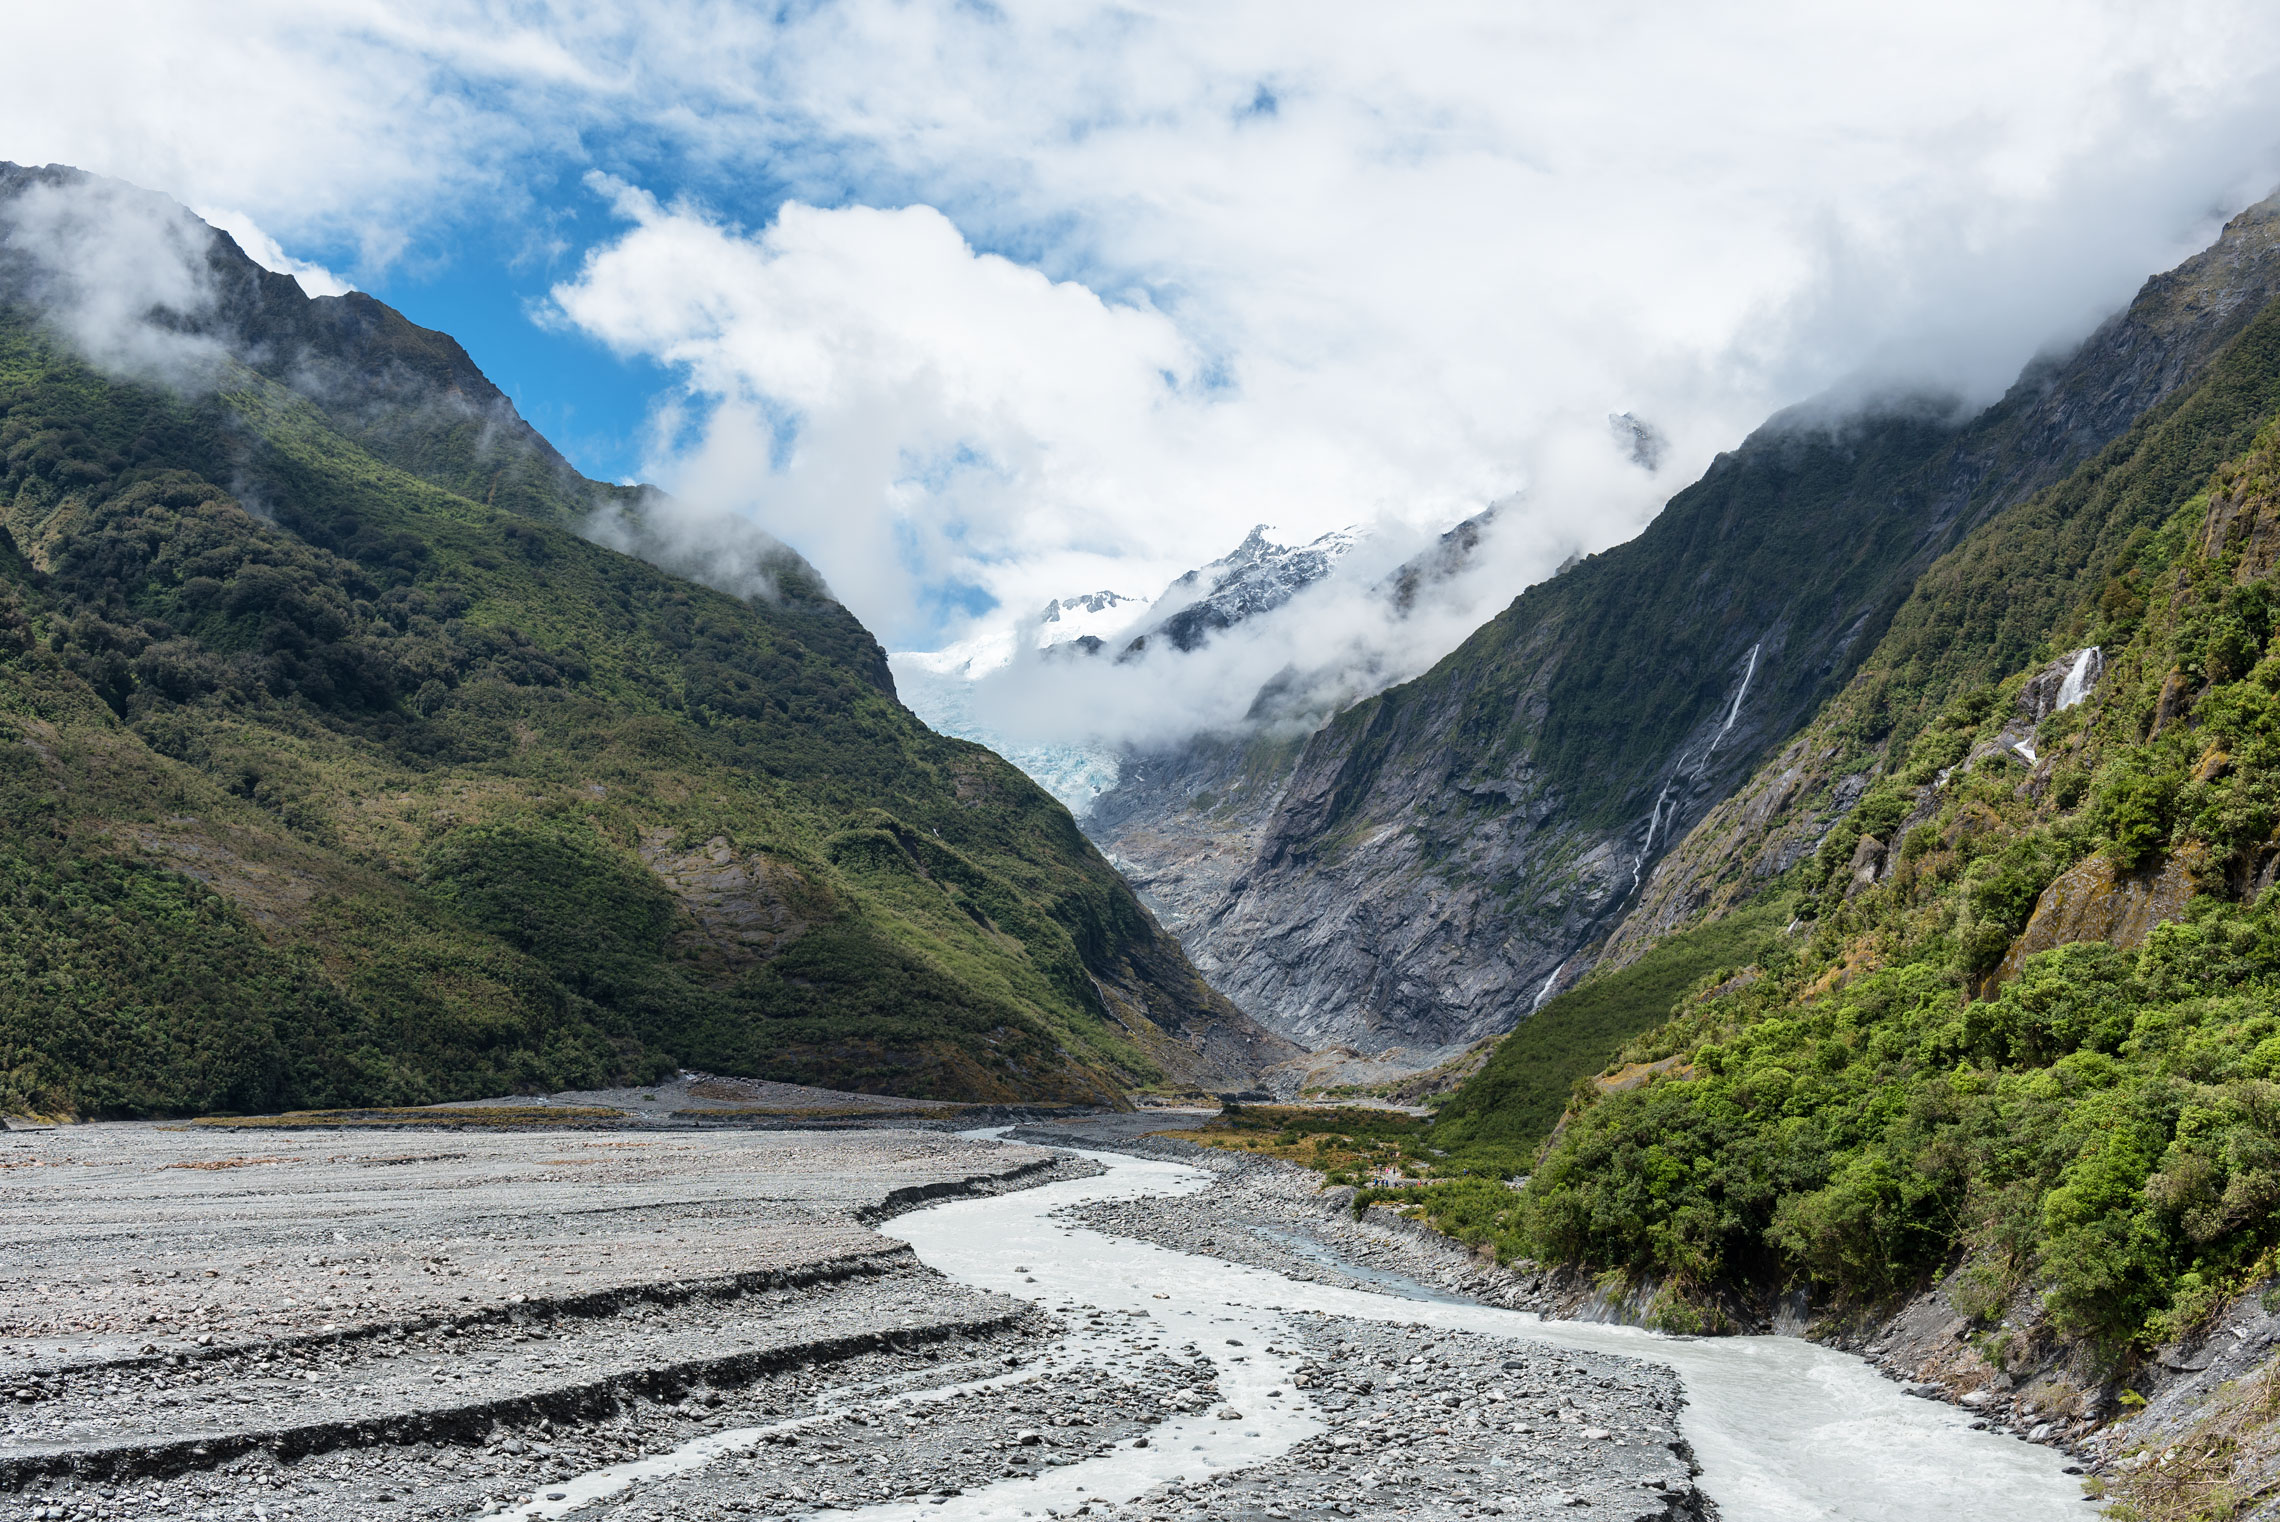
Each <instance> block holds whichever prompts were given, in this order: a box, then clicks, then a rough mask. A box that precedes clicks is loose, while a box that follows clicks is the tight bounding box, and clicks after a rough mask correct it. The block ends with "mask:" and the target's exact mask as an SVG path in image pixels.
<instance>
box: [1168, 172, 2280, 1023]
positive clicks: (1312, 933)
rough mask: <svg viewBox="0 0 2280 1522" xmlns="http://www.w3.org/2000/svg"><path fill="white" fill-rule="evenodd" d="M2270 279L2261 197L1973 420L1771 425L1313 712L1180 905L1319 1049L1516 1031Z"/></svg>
mask: <svg viewBox="0 0 2280 1522" xmlns="http://www.w3.org/2000/svg"><path fill="white" fill-rule="evenodd" d="M2276 290H2280V210H2276V208H2275V206H2274V204H2273V203H2271V202H2267V203H2265V204H2263V205H2261V206H2258V207H2256V208H2254V209H2252V210H2251V211H2249V212H2245V213H2243V214H2242V215H2241V216H2240V217H2238V218H2236V219H2235V220H2234V221H2233V222H2232V223H2231V224H2230V225H2229V226H2228V227H2227V228H2226V230H2225V232H2224V234H2223V236H2222V237H2221V238H2220V239H2219V241H2218V242H2217V243H2216V244H2215V245H2213V246H2212V247H2211V248H2210V249H2209V250H2207V251H2205V252H2204V253H2202V254H2200V255H2197V256H2196V257H2195V258H2193V259H2191V260H2189V261H2187V262H2186V263H2185V264H2183V265H2181V266H2180V267H2179V268H2178V269H2176V270H2174V271H2171V272H2170V273H2168V274H2165V275H2162V276H2158V277H2156V278H2155V279H2153V280H2151V281H2149V282H2147V284H2146V286H2145V287H2144V289H2143V290H2142V291H2141V292H2140V293H2139V295H2138V297H2137V299H2136V300H2135V301H2134V302H2133V303H2132V304H2131V305H2130V307H2129V308H2128V309H2127V310H2126V311H2124V312H2122V313H2120V314H2118V315H2117V316H2115V317H2114V318H2113V319H2111V320H2109V321H2108V322H2107V323H2106V324H2104V325H2103V326H2102V327H2100V328H2099V329H2098V330H2097V332H2095V333H2094V334H2093V335H2092V336H2091V337H2090V338H2089V339H2087V340H2086V341H2084V342H2083V343H2082V344H2081V345H2080V346H2079V347H2078V348H2076V349H2075V350H2074V351H2073V352H2072V353H2071V354H2068V355H2066V356H2064V357H2061V358H2055V359H2051V360H2047V361H2041V362H2038V363H2036V364H2035V365H2033V366H2031V367H2030V368H2029V369H2028V371H2027V372H2026V373H2025V374H2024V375H2023V376H2022V377H2021V378H2020V380H2019V381H2018V382H2017V383H2016V384H2015V385H2014V386H2013V387H2012V388H2011V390H2010V391H2009V392H2008V393H2007V394H2006V395H2005V396H2004V397H2003V398H2002V399H2001V400H2000V401H1998V402H1997V403H1996V404H1995V405H1993V406H1991V407H1989V408H1987V409H1986V410H1985V411H1983V412H1981V413H1979V414H1977V415H1975V416H1970V417H1957V416H1955V415H1954V414H1953V412H1952V410H1951V409H1948V408H1946V407H1944V406H1942V405H1940V404H1936V403H1934V402H1931V401H1926V400H1921V399H1917V400H1906V401H1896V402H1887V403H1884V404H1881V405H1878V406H1874V407H1871V408H1868V409H1865V410H1861V411H1856V412H1853V413H1849V414H1844V415H1839V414H1838V413H1837V412H1835V411H1834V410H1833V409H1831V408H1827V407H1805V408H1800V409H1796V410H1795V411H1793V412H1791V413H1789V414H1785V415H1783V416H1781V417H1779V418H1776V419H1775V420H1773V421H1772V422H1770V423H1769V424H1767V425H1766V426H1765V427H1764V428H1762V429H1761V430H1759V431H1758V432H1757V433H1756V434H1754V435H1753V436H1752V437H1751V438H1750V439H1749V440H1748V441H1746V442H1745V443H1744V444H1743V445H1742V446H1741V447H1740V448H1739V449H1737V450H1736V451H1734V452H1733V453H1732V454H1729V455H1725V456H1721V457H1720V458H1719V459H1718V461H1717V462H1715V463H1714V464H1713V465H1712V467H1711V468H1710V470H1709V471H1708V472H1706V473H1705V475H1704V477H1703V478H1702V480H1701V481H1699V482H1697V483H1696V484H1695V485H1693V486H1691V487H1689V488H1688V489H1686V490H1685V491H1683V492H1681V493H1679V494H1678V495H1677V496H1676V497H1674V498H1673V499H1672V500H1671V502H1670V503H1669V505H1668V506H1667V507H1666V508H1665V509H1664V511H1663V512H1662V513H1661V515H1660V516H1658V517H1657V518H1656V520H1655V521H1654V523H1653V524H1651V525H1650V526H1649V528H1648V529H1647V530H1646V531H1645V532H1644V533H1642V534H1641V535H1640V536H1639V537H1638V538H1637V539H1635V540H1633V541H1631V542H1629V543H1627V544H1624V545H1621V546H1618V547H1617V548H1615V549H1613V550H1610V551H1607V552H1605V553H1602V554H1600V555H1596V556H1593V557H1591V558H1590V559H1589V560H1586V561H1584V562H1582V563H1580V564H1578V565H1576V566H1575V567H1574V568H1573V569H1572V570H1570V571H1569V572H1568V573H1567V574H1565V575H1562V576H1559V577H1557V578H1555V579H1554V580H1552V581H1549V582H1546V583H1543V584H1541V585H1539V586H1537V587H1534V588H1531V589H1530V590H1529V591H1527V592H1526V593H1525V594H1523V595H1522V596H1521V597H1520V598H1518V599H1517V600H1515V602H1514V603H1513V604H1512V605H1511V606H1510V607H1509V608H1507V609H1506V610H1505V611H1504V612H1503V613H1501V614H1500V615H1498V616H1497V617H1496V618H1495V619H1493V620H1492V621H1491V622H1490V623H1489V624H1488V625H1486V626H1485V627H1484V628H1482V629H1481V630H1480V631H1479V632H1478V633H1476V634H1475V635H1474V636H1473V637H1472V638H1471V639H1469V640H1468V641H1467V642H1466V643H1465V644H1464V645H1463V646H1462V647H1461V648H1459V649H1458V650H1457V651H1455V652H1454V653H1453V654H1451V655H1450V656H1449V657H1448V658H1447V659H1445V660H1443V661H1442V662H1441V663H1440V664H1439V665H1438V666H1436V667H1435V668H1434V669H1433V670H1432V671H1430V672H1428V673H1427V674H1425V675H1424V676H1422V677H1420V678H1418V679H1417V680H1415V681H1412V682H1408V683H1405V684H1402V685H1401V686H1398V687H1395V688H1393V689H1391V690H1389V691H1386V692H1384V693H1382V694H1380V695H1378V696H1377V697H1375V698H1372V699H1370V700H1368V701H1366V702H1363V703H1361V704H1358V705H1356V706H1355V707H1353V708H1351V709H1349V710H1348V711H1346V712H1345V713H1343V714H1341V715H1339V716H1338V717H1337V718H1336V719H1334V720H1333V721H1332V722H1330V723H1329V724H1328V725H1326V726H1325V727H1324V728H1322V729H1321V730H1320V732H1318V733H1317V734H1315V735H1314V736H1313V737H1312V738H1311V739H1310V740H1309V742H1308V743H1307V745H1306V746H1305V747H1304V749H1303V751H1302V752H1301V753H1300V754H1299V755H1298V757H1297V758H1296V760H1295V762H1294V763H1293V765H1292V768H1291V771H1290V774H1289V777H1288V780H1287V782H1286V783H1285V784H1284V785H1283V787H1282V789H1281V791H1280V794H1279V797H1278V798H1277V800H1276V803H1275V805H1274V808H1273V811H1272V814H1271V816H1270V817H1269V819H1268V820H1267V821H1266V823H1265V824H1264V825H1263V826H1261V827H1260V830H1259V841H1258V845H1257V848H1256V851H1255V853H1254V855H1253V856H1252V859H1251V860H1250V862H1249V863H1248V864H1247V866H1246V867H1245V868H1244V870H1243V871H1242V872H1241V873H1240V874H1238V875H1236V876H1234V877H1233V879H1232V880H1231V881H1230V882H1229V883H1228V885H1227V888H1226V891H1225V893H1224V896H1223V897H1222V898H1221V899H1220V900H1219V902H1217V903H1216V904H1214V905H1212V906H1210V907H1209V908H1208V909H1207V910H1201V911H1199V912H1197V913H1195V914H1194V915H1192V916H1191V917H1190V918H1189V919H1188V921H1187V922H1186V923H1185V925H1184V926H1183V939H1184V941H1185V944H1186V945H1187V947H1188V949H1189V951H1190V954H1191V955H1192V956H1194V957H1195V959H1196V960H1197V963H1198V965H1199V966H1204V967H1207V968H1209V969H1210V975H1211V977H1212V979H1213V981H1214V983H1215V984H1216V986H1218V987H1219V988H1220V989H1221V990H1223V991H1224V992H1226V993H1227V994H1228V995H1229V996H1230V997H1231V998H1233V999H1234V1000H1235V1001H1236V1002H1237V1003H1238V1004H1239V1005H1241V1006H1242V1007H1243V1008H1245V1009H1246V1010H1248V1011H1249V1012H1251V1013H1252V1014H1254V1015H1255V1016H1257V1017H1258V1018H1260V1019H1262V1020H1264V1021H1265V1022H1267V1023H1268V1024H1270V1025H1271V1026H1273V1027H1274V1028H1276V1029H1278V1030H1281V1031H1283V1032H1285V1033H1287V1034H1289V1035H1291V1036H1292V1037H1294V1038H1295V1039H1297V1040H1299V1041H1301V1042H1304V1043H1306V1044H1309V1045H1321V1044H1326V1043H1329V1042H1332V1041H1343V1042H1348V1043H1352V1044H1355V1045H1358V1046H1364V1047H1373V1048H1375V1047H1385V1046H1389V1045H1402V1046H1406V1047H1409V1048H1411V1049H1412V1050H1413V1051H1416V1052H1418V1053H1419V1054H1420V1055H1421V1056H1422V1055H1426V1054H1430V1053H1435V1052H1441V1051H1446V1050H1447V1049H1449V1048H1451V1047H1453V1046H1456V1045H1459V1044H1462V1043H1464V1042H1467V1041H1469V1040H1472V1039H1474V1038H1477V1037H1479V1036H1481V1035H1484V1034H1489V1033H1493V1032H1495V1031H1498V1030H1502V1029H1507V1028H1509V1027H1510V1026H1511V1025H1512V1024H1513V1023H1514V1022H1516V1021H1517V1020H1520V1019H1522V1018H1524V1017H1525V1016H1526V1015H1527V1014H1528V1013H1529V1012H1530V1010H1531V1009H1532V1008H1533V1007H1534V1006H1535V1005H1536V1004H1537V1003H1538V1002H1539V1001H1540V1000H1541V999H1542V998H1543V997H1544V996H1545V995H1547V994H1549V993H1550V992H1552V991H1554V990H1556V989H1557V988H1559V987H1561V986H1564V984H1565V982H1566V981H1568V980H1572V978H1573V977H1574V976H1575V975H1576V974H1577V973H1578V972H1579V971H1580V970H1581V968H1582V966H1583V965H1585V962H1586V961H1587V958H1585V957H1579V955H1578V953H1581V952H1585V951H1586V950H1587V948H1590V947H1592V946H1594V945H1595V944H1596V943H1598V942H1600V941H1601V940H1603V939H1604V938H1605V937H1606V936H1607V935H1608V934H1609V932H1610V931H1612V930H1613V929H1614V928H1615V926H1616V925H1617V924H1618V923H1619V922H1620V921H1621V919H1622V918H1623V916H1624V915H1625V914H1627V913H1629V912H1631V911H1632V910H1633V909H1634V908H1636V907H1637V903H1638V901H1639V899H1640V898H1641V897H1642V896H1643V891H1644V889H1645V886H1646V884H1647V882H1648V880H1649V877H1650V875H1651V873H1652V872H1653V870H1654V868H1655V866H1656V864H1657V862H1658V861H1660V860H1661V858H1662V857H1663V856H1664V855H1665V854H1667V853H1668V851H1669V850H1670V849H1671V847H1672V846H1673V845H1674V844H1675V843H1676V842H1677V841H1679V840H1681V839H1683V838H1684V837H1685V836H1686V835H1687V833H1688V832H1689V831H1690V830H1691V829H1692V828H1693V827H1694V826H1695V825H1696V824H1697V823H1698V822H1699V821H1700V820H1701V819H1702V818H1703V817H1704V816H1705V815H1706V814H1707V813H1708V811H1709V810H1710V809H1712V808H1713V807H1714V806H1716V805H1717V804H1718V803H1719V802H1720V801H1722V800H1723V799H1725V798H1726V797H1728V796H1729V795H1731V794H1732V793H1733V792H1734V791H1735V790H1736V789H1737V788H1738V787H1739V786H1740V785H1741V784H1742V783H1743V782H1744V780H1745V779H1746V778H1748V777H1749V776H1750V775H1751V773H1752V772H1753V771H1754V770H1755V769H1756V767H1757V765H1758V763H1759V762H1760V761H1761V760H1763V759H1764V758H1765V757H1767V756H1768V755H1769V754H1772V753H1774V752H1775V751H1777V750H1778V748H1779V747H1780V746H1781V745H1782V744H1783V743H1784V742H1785V741H1787V740H1788V739H1789V738H1790V737H1791V736H1792V735H1794V734H1795V733H1796V732H1797V731H1798V730H1799V728H1800V727H1801V726H1802V725H1803V724H1804V723H1805V722H1806V721H1807V720H1808V719H1809V718H1811V717H1812V716H1813V714H1814V713H1815V712H1816V711H1817V710H1818V709H1819V708H1820V706H1821V705H1822V704H1823V703H1824V702H1826V701H1827V700H1828V699H1829V698H1830V697H1831V696H1832V695H1833V694H1835V693H1836V692H1838V691H1839V690H1840V689H1842V688H1843V687H1844V686H1845V684H1846V683H1847V682H1848V680H1849V679H1850V678H1851V677H1852V675H1853V673H1854V671H1855V669H1856V668H1857V667H1858V666H1859V664H1860V662H1861V661H1862V659H1863V658H1864V657H1865V656H1866V655H1867V653H1868V652H1869V651H1870V650H1872V649H1874V648H1876V647H1877V646H1878V644H1879V642H1880V641H1882V640H1883V639H1884V637H1885V634H1886V631H1887V629H1888V627H1890V626H1891V625H1892V623H1893V620H1894V617H1895V614H1896V613H1897V612H1898V611H1899V610H1900V609H1901V608H1902V607H1903V606H1904V605H1905V604H1906V603H1907V601H1908V599H1909V597H1910V595H1911V592H1912V590H1913V589H1914V587H1915V585H1916V583H1917V580H1918V578H1919V577H1920V576H1922V575H1923V574H1924V572H1925V571H1926V570H1927V569H1928V568H1929V567H1931V566H1932V564H1933V563H1934V561H1935V560H1937V559H1938V558H1939V557H1940V556H1941V555H1942V554H1943V553H1944V552H1946V551H1947V550H1949V549H1951V548H1952V547H1954V546H1955V545H1956V544H1957V543H1958V542H1959V541H1961V540H1962V539H1963V538H1964V537H1965V536H1966V535H1967V534H1969V533H1970V532H1971V531H1972V530H1973V529H1974V528H1976V527H1978V526H1979V525H1981V524H1983V523H1985V522H1987V521H1988V520H1989V519H1990V517H1992V516H1993V515H1995V514H1997V513H1999V512H2000V511H2002V510H2003V509H2005V508H2008V507H2011V506H2013V505H2015V504H2017V503H2019V502H2021V501H2024V500H2025V499H2027V498H2029V497H2030V496H2033V495H2034V494H2035V493H2036V492H2037V491H2039V490H2041V489H2042V488H2045V487H2047V486H2049V485H2051V484H2052V483H2054V482H2056V481H2058V480H2059V479H2060V478H2062V477H2064V476H2066V475H2067V474H2068V473H2069V472H2070V471H2071V470H2073V468H2074V467H2075V466H2077V465H2078V464H2080V463H2081V462H2082V461H2084V460H2085V459H2087V458H2089V457H2090V456H2092V455H2093V454H2095V453H2097V452H2098V451H2099V450H2100V449H2101V448H2103V447H2105V446H2106V445H2107V444H2109V443H2110V442H2111V441H2113V440H2115V439H2116V438H2118V437H2119V436H2121V435H2123V434H2124V433H2125V432H2127V431H2128V430H2129V429H2131V428H2132V426H2133V425H2135V424H2137V423H2138V422H2139V420H2140V419H2141V418H2144V417H2145V416H2146V415H2147V414H2148V413H2149V412H2150V411H2152V410H2153V409H2156V408H2159V407H2160V406H2162V404H2164V403H2165V402H2166V401H2168V400H2170V399H2171V398H2173V397H2174V396H2176V395H2177V394H2178V392H2179V391H2180V389H2181V388H2183V387H2186V386H2188V385H2189V384H2191V383H2192V382H2194V381H2195V380H2197V379H2198V378H2199V377H2200V376H2201V375H2202V374H2203V373H2204V372H2205V371H2206V370H2207V368H2208V366H2209V365H2210V364H2211V363H2212V361H2213V360H2215V358H2216V357H2217V356H2218V355H2219V354H2220V353H2221V352H2222V351H2223V350H2225V348H2226V347H2227V346H2228V345H2229V344H2231V343H2232V342H2233V341H2234V340H2235V339H2236V338H2237V337H2238V336H2239V335H2240V334H2241V333H2242V331H2243V329H2244V328H2246V327H2247V326H2248V324H2249V323H2250V322H2251V320H2252V319H2253V318H2255V317H2256V315H2257V314H2258V313H2259V312H2260V311H2261V310H2262V309H2263V308H2264V306H2265V304H2266V302H2267V301H2268V300H2269V299H2270V298H2271V296H2272V295H2273V293H2274V292H2275V291H2276ZM1988 611H1989V616H1999V614H2000V609H1999V608H1994V609H1990V610H1988ZM1848 785H1850V786H1854V787H1856V790H1857V786H1859V785H1861V784H1846V783H1844V782H1843V781H1842V779H1831V781H1830V783H1829V786H1830V787H1831V788H1841V787H1843V786H1848Z"/></svg>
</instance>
